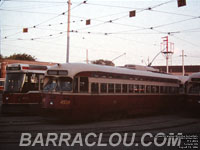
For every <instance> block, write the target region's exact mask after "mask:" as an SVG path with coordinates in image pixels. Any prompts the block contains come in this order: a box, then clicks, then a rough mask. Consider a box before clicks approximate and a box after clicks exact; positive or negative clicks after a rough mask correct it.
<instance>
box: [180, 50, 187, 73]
mask: <svg viewBox="0 0 200 150" xmlns="http://www.w3.org/2000/svg"><path fill="white" fill-rule="evenodd" d="M180 56H181V57H182V73H183V76H184V75H185V67H184V57H186V56H187V55H184V50H182V55H180Z"/></svg>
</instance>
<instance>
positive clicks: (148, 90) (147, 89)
mask: <svg viewBox="0 0 200 150" xmlns="http://www.w3.org/2000/svg"><path fill="white" fill-rule="evenodd" d="M146 93H151V86H150V85H147V86H146Z"/></svg>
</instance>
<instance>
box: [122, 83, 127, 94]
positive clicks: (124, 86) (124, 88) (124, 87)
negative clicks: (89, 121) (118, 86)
mask: <svg viewBox="0 0 200 150" xmlns="http://www.w3.org/2000/svg"><path fill="white" fill-rule="evenodd" d="M122 92H123V93H127V84H123V85H122Z"/></svg>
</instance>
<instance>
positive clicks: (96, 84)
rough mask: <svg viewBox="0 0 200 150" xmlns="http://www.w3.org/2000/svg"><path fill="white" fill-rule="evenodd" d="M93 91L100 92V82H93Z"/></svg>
mask: <svg viewBox="0 0 200 150" xmlns="http://www.w3.org/2000/svg"><path fill="white" fill-rule="evenodd" d="M91 92H92V93H98V92H99V84H98V83H92V84H91Z"/></svg>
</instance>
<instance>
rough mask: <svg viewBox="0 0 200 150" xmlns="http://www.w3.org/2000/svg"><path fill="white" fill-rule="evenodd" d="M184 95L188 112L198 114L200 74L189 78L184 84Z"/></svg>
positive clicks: (194, 74)
mask: <svg viewBox="0 0 200 150" xmlns="http://www.w3.org/2000/svg"><path fill="white" fill-rule="evenodd" d="M186 94H187V106H188V110H189V111H191V112H198V113H200V72H198V73H193V74H192V75H190V76H189V78H188V80H187V82H186Z"/></svg>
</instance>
